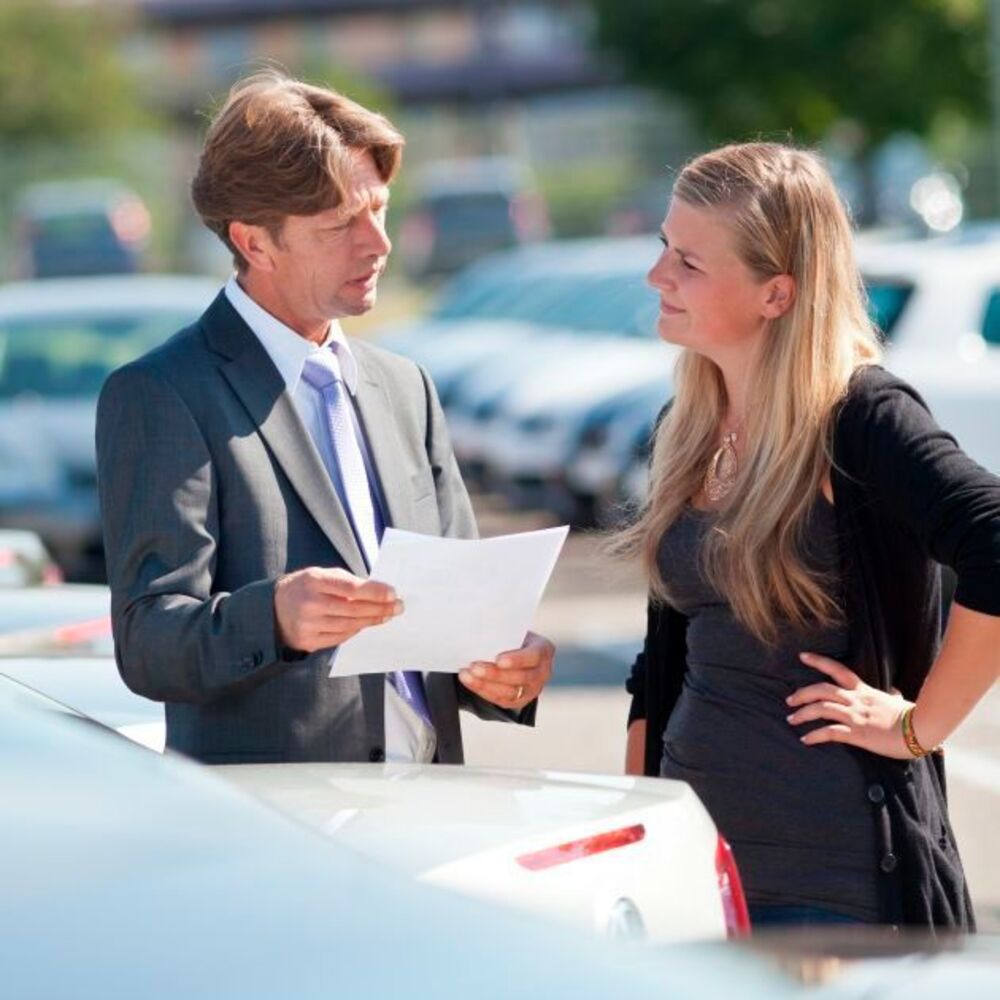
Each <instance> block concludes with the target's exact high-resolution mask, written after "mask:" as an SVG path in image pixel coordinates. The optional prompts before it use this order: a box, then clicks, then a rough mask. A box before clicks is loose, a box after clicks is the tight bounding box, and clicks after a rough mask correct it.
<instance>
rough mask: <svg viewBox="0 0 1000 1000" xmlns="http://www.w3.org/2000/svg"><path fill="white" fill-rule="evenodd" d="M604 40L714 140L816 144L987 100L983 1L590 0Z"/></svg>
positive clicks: (971, 114) (925, 127)
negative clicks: (833, 133)
mask: <svg viewBox="0 0 1000 1000" xmlns="http://www.w3.org/2000/svg"><path fill="white" fill-rule="evenodd" d="M592 2H593V3H594V6H595V8H596V11H597V32H598V39H599V42H600V43H601V44H602V45H603V46H604V47H606V48H607V49H609V50H610V51H612V52H613V53H614V54H615V55H616V56H617V58H618V59H619V60H620V62H621V63H622V64H623V65H624V67H625V68H626V71H627V72H628V73H629V75H630V76H631V77H632V78H633V79H634V80H636V81H637V82H640V83H642V84H645V85H648V86H652V87H653V88H655V89H658V90H660V91H662V92H665V93H669V94H671V95H673V96H676V97H679V98H681V99H683V100H684V101H686V102H687V103H688V104H689V105H690V108H691V110H692V112H693V115H694V116H695V118H696V120H697V122H698V124H699V125H700V126H701V127H702V128H703V129H704V131H705V132H706V134H707V135H708V136H709V137H710V138H712V139H714V140H718V141H733V140H744V139H748V138H754V137H757V136H763V137H765V138H787V137H789V134H791V137H793V138H794V139H795V140H796V141H800V142H801V141H806V142H813V141H816V140H818V139H820V138H822V137H823V136H824V135H825V134H826V133H827V132H828V131H829V129H830V128H831V127H832V126H833V125H834V124H836V123H838V122H841V121H844V120H847V121H851V122H853V123H855V124H856V125H857V126H858V127H859V128H858V134H857V147H858V151H859V152H860V153H862V154H863V153H864V152H866V151H868V150H870V149H872V148H873V147H874V146H875V145H877V144H878V143H879V142H881V141H882V140H883V139H885V138H886V137H887V136H888V135H890V134H892V133H893V132H896V131H900V130H906V131H912V132H917V133H919V134H924V135H926V134H927V133H928V131H929V130H930V129H931V128H932V127H933V126H934V124H935V122H936V121H937V120H938V119H939V118H941V117H942V116H948V115H959V116H962V117H968V118H971V119H981V118H985V116H986V115H987V113H988V109H989V87H988V50H987V34H988V33H987V15H986V9H985V3H984V0H629V2H628V3H622V2H621V0H592Z"/></svg>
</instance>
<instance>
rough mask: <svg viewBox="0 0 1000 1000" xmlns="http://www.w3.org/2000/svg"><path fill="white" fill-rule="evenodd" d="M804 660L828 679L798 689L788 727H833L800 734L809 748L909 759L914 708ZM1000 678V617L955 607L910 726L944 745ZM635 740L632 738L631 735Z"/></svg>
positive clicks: (927, 743) (924, 741) (821, 660)
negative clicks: (905, 726) (907, 737)
mask: <svg viewBox="0 0 1000 1000" xmlns="http://www.w3.org/2000/svg"><path fill="white" fill-rule="evenodd" d="M802 661H803V662H804V663H806V664H807V665H808V666H810V667H814V668H815V669H817V670H819V671H821V672H822V673H824V674H826V675H827V676H828V677H829V678H830V680H831V681H832V683H830V682H829V681H827V682H821V683H819V684H812V685H810V686H808V687H804V688H800V689H799V690H798V691H796V692H795V693H794V694H793V695H791V697H789V698H788V705H789V707H790V708H793V709H795V711H793V712H792V714H791V715H789V716H788V722H789V723H790V724H791V725H793V726H797V725H801V724H802V723H803V722H812V721H815V720H818V719H822V720H826V721H828V722H829V723H830V725H828V726H823V727H821V728H818V729H813V730H812V731H811V732H809V733H807V734H806V735H805V736H803V737H802V742H803V743H805V744H806V745H807V746H817V745H819V744H822V743H849V744H851V745H852V746H857V747H861V748H863V749H865V750H869V751H871V752H872V753H877V754H881V755H882V756H884V757H897V758H901V759H905V758H908V757H910V756H912V755H911V753H910V751H909V750H908V749H907V746H906V743H905V741H904V740H903V732H902V727H901V725H900V718H901V716H902V714H903V712H904V711H905V710H906V708H908V707H909V705H910V704H911V703H910V702H908V701H906V700H904V699H903V698H901V697H900V696H899V695H897V694H888V693H886V692H885V691H879V690H878V688H873V687H870V686H869V685H868V684H865V683H864V682H863V681H862V680H861V679H860V678H859V677H858V675H857V674H855V673H854V671H853V670H851V669H850V668H849V667H846V666H845V665H844V664H843V663H838V662H837V661H836V660H831V659H830V658H829V657H826V656H817V655H815V654H812V653H803V654H802ZM998 676H1000V616H997V615H986V614H982V613H981V612H979V611H972V610H970V609H969V608H963V607H962V606H961V605H958V604H954V605H952V609H951V615H950V617H949V619H948V628H947V630H946V631H945V635H944V643H943V645H942V647H941V652H940V653H939V655H938V658H937V659H936V660H935V661H934V664H933V666H932V667H931V670H930V672H929V673H928V675H927V680H926V681H925V682H924V685H923V687H922V688H921V690H920V694H919V696H918V697H917V700H916V703H915V707H914V709H913V714H912V716H911V722H912V723H913V731H914V734H915V735H916V737H917V740H918V741H919V742H920V745H921V746H922V747H923V748H924V749H925V750H932V749H933V748H934V747H936V746H938V744H940V743H943V742H944V741H945V740H946V739H947V738H948V737H949V736H951V734H952V733H953V732H954V731H955V730H956V729H957V728H958V727H959V726H960V725H961V724H962V722H963V721H964V720H965V719H966V718H967V717H968V715H969V713H970V712H971V711H972V709H973V708H974V707H975V706H976V704H977V703H978V702H979V701H980V700H981V699H982V697H983V696H984V695H985V694H986V693H987V692H988V691H989V690H990V688H991V687H992V685H993V684H994V683H996V680H997V677H998ZM630 735H631V733H630Z"/></svg>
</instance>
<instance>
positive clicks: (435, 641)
mask: <svg viewBox="0 0 1000 1000" xmlns="http://www.w3.org/2000/svg"><path fill="white" fill-rule="evenodd" d="M568 532H569V528H568V527H565V526H564V527H561V528H547V529H545V530H544V531H526V532H523V533H521V534H517V535H502V536H500V537H499V538H483V539H479V540H467V539H459V538H438V537H437V536H434V535H417V534H414V533H413V532H410V531H398V530H396V529H395V528H386V531H385V534H384V535H383V536H382V545H381V547H380V548H379V551H378V556H377V557H376V559H375V565H374V566H373V567H372V572H371V578H372V579H373V580H378V581H380V582H381V583H388V584H390V585H391V586H392V587H393V589H394V590H395V591H396V594H397V595H398V596H399V599H400V600H401V601H402V602H403V604H404V606H405V610H404V611H403V613H402V614H401V615H399V616H398V617H396V618H393V619H392V620H391V621H388V622H386V623H385V624H384V625H375V626H373V627H371V628H366V629H364V630H363V631H362V632H359V633H358V634H357V635H356V636H354V638H352V639H349V640H348V641H347V642H345V643H344V644H343V645H342V646H341V647H340V648H339V649H338V650H337V651H336V653H335V655H334V657H333V661H332V666H331V669H330V676H331V677H343V676H347V675H349V674H380V673H388V672H390V671H393V670H424V671H427V670H434V671H441V672H446V673H457V672H458V671H459V670H461V669H462V668H463V667H465V666H467V665H468V664H469V663H472V662H473V661H474V660H493V659H495V658H496V657H497V655H499V654H500V653H503V652H506V651H507V650H510V649H519V648H520V646H521V644H522V643H523V642H524V637H525V634H526V633H527V631H528V630H529V628H530V627H531V621H532V618H533V616H534V614H535V609H536V608H537V607H538V602H539V600H541V597H542V591H544V590H545V585H546V583H548V580H549V577H550V576H551V575H552V569H553V567H554V566H555V564H556V559H557V558H558V556H559V550H560V549H561V548H562V545H563V542H564V541H565V540H566V535H567V533H568Z"/></svg>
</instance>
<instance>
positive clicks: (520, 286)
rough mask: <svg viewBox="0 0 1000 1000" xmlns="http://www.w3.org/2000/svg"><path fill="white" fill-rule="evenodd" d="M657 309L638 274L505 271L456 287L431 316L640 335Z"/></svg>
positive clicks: (651, 325) (648, 330) (649, 326)
mask: <svg viewBox="0 0 1000 1000" xmlns="http://www.w3.org/2000/svg"><path fill="white" fill-rule="evenodd" d="M657 309H658V300H657V298H656V296H655V295H654V294H653V292H652V291H651V290H650V289H649V288H648V287H647V286H646V284H645V281H644V280H643V276H642V275H640V274H610V275H608V274H603V275H602V274H596V275H592V274H547V275H523V276H520V277H513V276H511V275H509V274H508V275H504V276H502V277H500V276H495V275H487V276H483V277H482V278H480V279H479V280H477V281H473V282H471V283H467V284H466V285H465V286H464V287H463V286H456V287H455V290H454V292H453V293H452V294H451V295H449V296H447V297H446V299H445V301H444V302H443V303H442V304H441V306H440V307H439V308H438V309H437V311H436V313H435V316H436V317H437V318H438V319H500V320H503V319H509V320H519V321H521V322H525V323H534V324H537V325H539V326H551V327H562V328H568V329H572V330H577V331H579V332H581V333H601V332H617V333H622V334H625V335H628V336H645V335H651V334H652V332H653V330H654V324H655V319H656V312H657Z"/></svg>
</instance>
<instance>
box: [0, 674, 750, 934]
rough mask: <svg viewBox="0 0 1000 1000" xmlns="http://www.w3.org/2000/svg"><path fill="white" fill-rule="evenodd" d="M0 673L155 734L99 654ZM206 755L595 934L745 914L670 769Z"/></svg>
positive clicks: (689, 797) (295, 811)
mask: <svg viewBox="0 0 1000 1000" xmlns="http://www.w3.org/2000/svg"><path fill="white" fill-rule="evenodd" d="M0 674H2V675H5V676H6V677H9V678H11V679H13V680H17V681H19V682H21V683H23V684H26V685H28V686H30V687H32V688H34V689H35V690H37V691H40V692H44V693H45V694H46V695H48V696H49V697H52V698H54V699H56V700H57V701H59V702H61V703H63V704H66V705H71V706H73V707H74V708H77V709H78V710H81V711H83V712H85V714H86V715H87V716H89V717H90V718H92V719H95V720H96V721H98V722H100V723H102V724H104V725H106V726H108V727H110V728H113V729H115V730H117V731H118V732H119V733H120V734H122V735H124V736H128V737H129V738H130V739H133V740H135V741H136V742H138V743H142V744H143V745H144V746H146V747H148V748H150V749H155V750H162V748H163V742H164V725H163V706H162V705H160V704H159V703H156V702H152V701H149V700H148V699H145V698H141V697H139V696H137V695H134V694H132V693H131V692H130V691H129V690H128V689H127V688H126V687H125V685H124V684H123V683H122V682H121V680H120V678H119V676H118V673H117V670H116V668H115V664H114V661H113V660H112V659H111V658H110V657H108V656H77V657H66V656H63V657H57V656H45V655H38V656H29V657H13V656H11V657H6V658H0ZM212 771H213V772H214V773H215V774H218V775H220V776H222V777H224V778H225V779H226V780H228V781H229V782H231V783H233V784H235V785H237V786H238V787H239V788H241V789H242V790H244V791H245V792H248V793H250V794H251V795H252V796H254V797H255V798H258V799H260V800H262V801H264V802H266V803H267V804H268V805H270V806H272V807H273V808H275V809H276V810H278V811H279V812H281V813H283V814H285V815H286V816H289V817H290V818H292V819H294V820H296V821H297V822H299V823H301V824H303V825H304V826H307V827H310V828H312V829H314V830H315V831H316V832H317V833H320V834H322V835H324V836H327V837H330V838H331V839H332V840H334V841H335V842H336V843H337V844H338V845H340V846H341V847H344V848H350V849H351V850H352V851H356V852H357V853H358V854H361V855H364V856H366V857H368V858H370V859H371V860H373V861H377V862H378V863H379V865H380V866H383V867H385V868H390V869H394V870H396V871H399V872H400V873H402V874H405V875H406V876H407V877H409V878H411V879H414V880H416V881H420V882H426V883H430V884H434V885H438V886H443V887H446V888H449V889H453V890H455V891H457V892H461V893H464V894H468V895H472V896H476V897H480V898H484V899H488V900H490V901H492V902H495V903H501V904H503V905H505V906H511V907H515V908H517V909H521V910H525V911H529V912H532V913H539V914H543V915H545V916H547V917H550V918H553V919H556V920H558V921H561V922H565V923H569V924H574V925H577V926H580V927H583V928H585V929H587V930H589V931H591V932H596V933H597V934H599V935H611V936H632V937H637V938H641V939H645V940H648V941H650V942H665V941H681V940H706V939H720V938H724V937H726V936H727V934H728V935H730V936H739V935H742V934H746V933H747V932H748V929H749V921H748V918H747V913H746V904H745V901H744V898H743V892H742V888H741V885H740V881H739V874H738V871H737V870H736V866H735V863H734V861H733V857H732V854H731V852H730V851H729V848H728V846H727V845H726V843H725V841H724V840H722V839H721V838H720V837H719V835H718V834H717V832H716V830H715V827H714V825H713V824H712V821H711V819H710V818H709V816H708V814H707V812H706V811H705V809H704V807H703V806H702V805H701V803H700V802H699V801H698V799H697V797H696V796H695V794H694V793H693V792H692V791H691V789H690V787H689V786H688V785H686V784H685V783H683V782H673V781H660V780H653V779H645V778H631V777H624V776H606V775H586V774H567V773H556V772H548V771H513V770H509V771H507V770H496V769H486V768H474V767H446V766H443V765H419V764H386V765H369V764H326V763H315V764H240V765H233V766H216V767H213V768H212ZM402 830H405V831H406V834H405V836H401V835H400V831H402Z"/></svg>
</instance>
